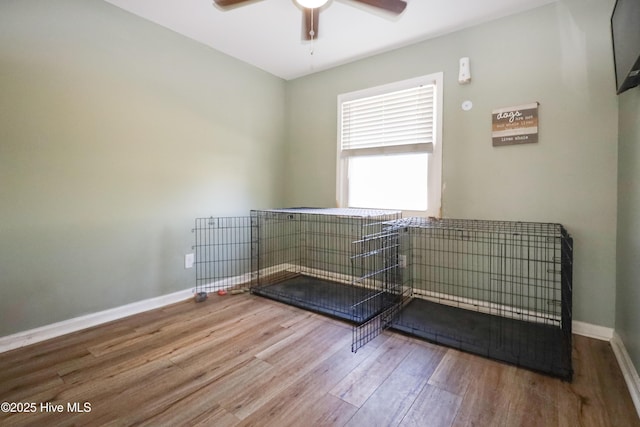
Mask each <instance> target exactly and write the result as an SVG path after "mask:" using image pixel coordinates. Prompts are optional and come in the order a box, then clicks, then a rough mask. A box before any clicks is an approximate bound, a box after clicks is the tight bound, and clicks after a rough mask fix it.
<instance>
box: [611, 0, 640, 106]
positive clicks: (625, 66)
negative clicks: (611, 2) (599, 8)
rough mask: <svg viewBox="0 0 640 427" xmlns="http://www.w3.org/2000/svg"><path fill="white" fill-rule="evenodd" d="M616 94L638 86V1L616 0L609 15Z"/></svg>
mask: <svg viewBox="0 0 640 427" xmlns="http://www.w3.org/2000/svg"><path fill="white" fill-rule="evenodd" d="M611 37H612V39H613V62H614V64H615V68H616V92H617V93H618V94H621V93H622V92H624V91H625V90H627V89H631V88H632V87H635V86H638V85H639V84H640V0H617V1H616V5H615V6H614V8H613V14H612V15H611Z"/></svg>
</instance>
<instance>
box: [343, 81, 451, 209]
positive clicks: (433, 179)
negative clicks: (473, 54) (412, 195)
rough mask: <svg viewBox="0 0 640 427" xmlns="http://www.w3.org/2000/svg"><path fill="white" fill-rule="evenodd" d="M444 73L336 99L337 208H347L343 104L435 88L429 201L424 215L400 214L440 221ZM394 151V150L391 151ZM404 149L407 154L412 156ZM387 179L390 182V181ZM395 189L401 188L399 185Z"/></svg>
mask: <svg viewBox="0 0 640 427" xmlns="http://www.w3.org/2000/svg"><path fill="white" fill-rule="evenodd" d="M443 81H444V77H443V73H442V72H438V73H433V74H429V75H425V76H421V77H416V78H413V79H408V80H403V81H399V82H394V83H389V84H385V85H381V86H376V87H372V88H367V89H363V90H358V91H354V92H349V93H344V94H341V95H338V137H337V142H338V144H337V150H336V152H337V167H336V171H337V177H336V200H337V203H338V206H339V207H348V200H349V195H348V189H349V185H348V184H349V183H348V164H349V156H348V155H346V154H343V152H342V140H341V139H342V104H343V103H344V102H346V101H352V100H355V99H359V98H367V97H371V96H376V95H382V94H385V93H390V92H396V91H400V90H404V89H408V88H411V87H418V86H422V85H431V84H433V85H435V88H434V107H435V108H434V112H433V125H434V136H433V146H432V151H431V152H430V154H429V155H428V156H427V157H428V169H427V173H428V178H427V179H428V185H427V188H428V198H427V210H425V211H407V210H405V211H403V213H404V214H405V215H409V216H433V217H437V218H440V217H441V216H442V111H443V98H444V96H443V86H444V85H443ZM367 150H368V153H370V154H385V153H386V152H389V151H388V149H385V148H379V149H375V148H374V149H367ZM393 151H395V150H393ZM413 151H415V150H412V149H411V148H409V147H407V149H406V151H404V152H406V153H410V152H413ZM389 179H393V177H390V178H389ZM398 185H403V183H401V182H399V183H398Z"/></svg>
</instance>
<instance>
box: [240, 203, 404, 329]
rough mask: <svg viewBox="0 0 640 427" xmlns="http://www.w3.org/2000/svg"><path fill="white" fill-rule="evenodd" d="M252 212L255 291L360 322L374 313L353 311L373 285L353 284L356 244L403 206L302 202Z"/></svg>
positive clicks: (367, 294) (392, 216) (393, 216)
mask: <svg viewBox="0 0 640 427" xmlns="http://www.w3.org/2000/svg"><path fill="white" fill-rule="evenodd" d="M251 216H252V219H253V221H254V222H255V224H257V226H256V233H257V235H256V245H255V251H256V255H255V257H256V259H257V271H256V281H255V282H254V284H253V286H252V288H251V291H252V292H253V293H255V294H258V295H261V296H265V297H268V298H272V299H275V300H278V301H282V302H286V303H289V304H292V305H296V306H299V307H302V308H306V309H310V310H313V311H318V312H321V313H325V314H329V315H332V316H336V317H339V318H342V319H346V320H350V321H355V322H361V321H363V319H364V318H365V317H366V318H368V317H371V316H372V315H374V314H375V313H369V314H368V315H366V314H365V313H359V314H360V315H362V317H355V316H354V310H353V308H352V307H353V305H354V301H355V300H358V301H359V300H361V299H364V298H367V297H368V296H369V294H370V293H371V290H369V289H367V288H365V287H363V286H354V283H353V279H352V267H351V256H352V254H353V247H352V244H353V242H354V241H356V240H359V239H361V238H362V236H364V235H365V234H366V233H369V229H370V228H371V227H372V226H373V224H379V223H382V222H384V221H388V220H392V219H397V218H399V217H400V213H399V212H390V211H378V210H356V209H309V208H301V209H279V210H266V211H252V212H251Z"/></svg>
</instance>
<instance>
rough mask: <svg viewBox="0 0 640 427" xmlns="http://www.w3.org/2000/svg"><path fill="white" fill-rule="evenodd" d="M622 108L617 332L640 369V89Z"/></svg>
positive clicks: (623, 98) (625, 99)
mask: <svg viewBox="0 0 640 427" xmlns="http://www.w3.org/2000/svg"><path fill="white" fill-rule="evenodd" d="M619 106H620V121H619V132H620V137H619V141H620V145H619V148H618V149H619V153H618V239H617V243H618V251H617V259H618V269H617V279H618V289H617V306H616V332H617V333H618V334H619V335H620V336H621V337H622V340H623V341H624V345H625V347H626V349H627V351H628V352H629V355H630V356H631V359H632V360H633V363H634V365H635V366H636V369H640V87H636V88H634V89H630V90H628V91H627V92H624V93H623V94H622V95H620V97H619Z"/></svg>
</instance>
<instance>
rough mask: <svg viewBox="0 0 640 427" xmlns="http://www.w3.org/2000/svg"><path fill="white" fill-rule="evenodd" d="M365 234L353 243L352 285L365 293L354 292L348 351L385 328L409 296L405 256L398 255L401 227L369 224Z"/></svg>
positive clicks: (409, 283) (409, 287)
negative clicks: (351, 330) (351, 329)
mask: <svg viewBox="0 0 640 427" xmlns="http://www.w3.org/2000/svg"><path fill="white" fill-rule="evenodd" d="M371 225H373V227H369V230H368V231H369V233H370V234H367V235H366V236H364V237H363V238H362V239H360V240H357V241H355V242H354V243H353V246H354V253H355V255H353V256H352V257H351V263H352V271H353V273H352V274H353V283H354V286H356V287H358V288H362V289H366V290H367V291H368V292H367V293H363V294H360V295H354V304H353V306H352V311H353V318H354V319H356V323H355V324H354V325H353V336H352V343H351V350H352V351H353V352H355V351H357V350H358V349H359V348H361V347H362V346H364V345H365V344H366V343H367V342H369V341H371V340H372V339H374V338H375V337H376V336H378V335H379V334H380V332H381V331H382V330H383V329H385V328H387V327H388V326H389V325H390V324H391V322H392V321H393V319H394V318H395V316H396V315H397V314H398V313H399V312H400V310H401V309H402V307H403V304H404V303H406V302H407V301H408V298H409V297H410V296H411V282H410V281H408V280H407V279H408V277H409V276H408V275H405V274H403V268H404V267H405V266H406V261H405V259H406V258H403V257H404V256H403V255H400V250H401V249H402V246H403V245H402V243H401V242H402V240H403V239H402V237H403V236H402V235H403V234H404V233H405V231H404V230H401V229H398V228H396V227H389V226H388V225H387V224H371Z"/></svg>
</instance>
